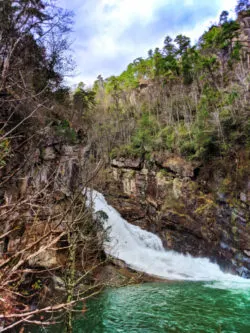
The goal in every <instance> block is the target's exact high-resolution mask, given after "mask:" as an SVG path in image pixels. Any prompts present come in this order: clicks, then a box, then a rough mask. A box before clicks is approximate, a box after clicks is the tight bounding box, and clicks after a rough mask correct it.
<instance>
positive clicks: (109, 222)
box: [87, 190, 250, 286]
mask: <svg viewBox="0 0 250 333" xmlns="http://www.w3.org/2000/svg"><path fill="white" fill-rule="evenodd" d="M87 202H88V205H89V206H90V205H92V207H93V210H94V213H95V214H97V213H98V212H103V213H105V214H103V213H102V214H103V215H105V216H106V218H103V224H104V228H105V229H106V230H107V233H108V237H107V240H106V241H105V243H104V250H105V252H106V254H107V255H110V256H112V257H114V258H117V259H120V260H123V261H124V262H125V263H126V264H127V265H128V266H129V267H130V268H132V269H135V270H137V271H140V272H144V273H147V274H149V275H153V276H157V277H160V278H164V279H169V280H191V281H223V282H233V283H238V282H241V283H242V282H243V281H244V283H246V282H247V284H248V286H249V285H250V284H249V283H250V281H249V280H245V279H243V278H241V277H239V276H235V275H231V274H226V273H223V272H222V271H221V270H220V268H219V266H218V265H217V264H214V263H212V262H210V261H209V259H206V258H193V257H192V256H190V255H183V254H180V253H177V252H174V251H168V250H165V249H164V247H163V245H162V241H161V240H160V238H159V237H158V236H156V235H154V234H152V233H150V232H147V231H145V230H142V229H141V228H139V227H137V226H134V225H132V224H130V223H128V222H127V221H126V220H124V219H123V218H122V217H121V215H120V214H119V213H118V212H117V211H116V210H115V209H114V208H113V207H112V206H110V205H108V203H107V202H106V200H105V198H104V196H103V195H102V194H101V193H98V192H97V191H91V190H88V191H87Z"/></svg>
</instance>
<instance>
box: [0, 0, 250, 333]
mask: <svg viewBox="0 0 250 333" xmlns="http://www.w3.org/2000/svg"><path fill="white" fill-rule="evenodd" d="M0 5H1V8H0V9H1V10H0V37H1V40H0V108H1V113H0V122H1V123H0V176H1V180H0V221H1V227H0V268H1V274H0V292H1V298H0V311H1V314H0V321H1V325H2V328H1V329H2V331H4V330H7V329H11V328H13V327H15V326H17V325H18V324H20V323H22V322H31V321H33V322H35V323H38V324H39V323H41V322H42V324H43V325H45V324H46V321H45V319H46V320H47V324H50V323H51V319H52V320H53V321H54V320H57V319H58V320H61V319H62V316H59V317H58V318H56V319H55V318H50V317H48V316H47V315H46V318H45V319H44V317H42V318H41V317H40V315H41V314H42V313H44V312H47V314H48V313H49V314H51V313H52V314H53V313H54V311H59V312H60V313H59V314H61V313H65V309H66V313H67V319H68V321H67V323H68V325H67V330H68V332H71V331H72V325H71V324H72V312H71V311H70V310H71V309H72V306H73V305H74V304H75V303H76V302H77V301H79V300H84V299H85V298H86V297H89V296H90V295H92V294H93V293H95V292H98V291H99V290H100V287H101V286H100V284H99V283H98V279H97V278H96V268H98V267H99V266H100V264H101V263H102V262H103V260H104V259H105V256H104V254H103V251H102V241H103V237H105V233H103V230H102V228H100V224H98V223H97V221H93V220H92V216H91V215H92V214H91V211H90V210H89V209H88V208H87V207H86V203H85V198H84V196H82V194H81V193H82V189H83V188H84V187H86V186H89V185H92V184H93V183H94V182H99V183H98V185H99V186H101V185H103V184H101V185H100V178H101V177H99V178H98V177H96V175H97V174H98V172H99V170H100V169H101V167H102V166H103V165H104V166H107V165H109V163H110V160H111V159H113V158H119V157H125V158H128V157H129V158H130V157H132V158H137V159H138V163H137V162H136V163H135V164H134V163H132V165H136V167H134V169H138V167H137V165H141V164H142V163H141V162H142V161H147V163H149V164H150V163H153V162H155V157H154V156H155V154H158V155H159V156H161V154H164V153H165V152H168V153H171V154H172V153H173V154H175V155H178V156H179V157H178V158H179V160H181V158H180V155H182V157H184V158H185V159H188V160H191V161H192V162H195V163H196V162H197V165H201V164H202V163H203V164H204V163H205V162H208V160H213V161H214V160H215V161H216V162H215V163H214V166H215V167H216V166H218V165H219V162H218V161H221V160H222V161H223V159H224V161H226V162H227V163H229V162H230V161H231V162H232V163H231V166H230V168H228V170H227V172H226V171H225V169H223V170H224V171H225V175H226V176H225V179H224V182H223V186H224V187H225V188H226V191H227V192H234V191H235V190H237V186H236V187H235V184H236V183H237V184H238V183H241V184H242V183H243V182H244V181H245V179H247V176H248V172H249V169H248V167H247V163H249V151H250V137H249V133H250V121H249V111H250V104H249V80H250V78H249V66H250V55H249V39H250V36H249V34H248V29H247V27H249V19H250V12H249V10H250V4H249V1H242V0H240V1H238V6H237V8H236V12H237V19H236V20H233V19H230V18H229V15H228V13H227V12H225V11H224V12H223V13H222V14H221V16H220V21H219V22H218V24H216V25H213V26H212V27H210V29H209V30H208V31H206V32H205V33H204V34H203V35H202V36H201V38H200V40H199V42H198V43H197V44H196V45H192V44H191V41H190V39H189V38H188V37H187V36H183V35H178V36H177V37H176V38H175V39H174V40H173V39H172V38H171V37H170V36H167V37H166V38H165V40H164V45H163V47H162V48H156V49H155V50H150V51H149V52H148V56H147V57H145V58H138V59H136V60H134V61H133V62H132V63H131V64H129V65H128V67H127V69H126V70H125V71H124V72H123V73H121V75H119V76H111V77H110V78H107V79H105V80H104V79H103V78H102V77H101V76H99V77H98V79H97V81H96V82H95V84H94V86H93V88H92V89H87V88H86V87H85V85H84V84H83V83H80V84H79V85H78V87H77V89H76V90H75V91H73V92H72V91H71V89H70V88H68V87H66V86H65V85H64V83H63V82H64V81H63V79H64V76H65V74H67V73H69V72H70V71H71V70H72V69H73V65H74V64H73V61H72V59H71V57H70V55H69V54H70V52H69V51H70V49H69V44H70V43H69V39H68V37H69V32H70V31H71V27H72V23H73V16H72V13H71V12H69V11H65V10H63V9H62V8H60V7H58V5H57V2H56V0H51V1H43V0H19V1H14V0H11V1H1V3H0ZM181 161H182V160H181ZM188 163H191V162H188ZM220 163H221V162H220ZM163 164H164V163H163ZM132 169H133V168H132ZM184 169H185V168H184ZM208 170H209V172H210V171H211V170H210V169H209V168H208ZM184 171H185V175H187V176H188V177H189V168H188V169H187V170H184ZM231 171H232V172H231ZM133 172H134V171H133ZM132 176H133V175H131V177H132ZM194 176H195V175H194ZM163 178H164V177H163ZM101 182H102V181H101ZM177 185H178V184H177ZM243 194H244V193H243ZM244 199H245V198H244ZM246 201H247V199H246V200H244V202H246ZM230 204H232V203H230ZM245 205H247V203H245ZM172 208H173V207H172ZM169 209H171V207H170V208H169ZM213 209H214V207H213V202H212V199H211V201H210V196H209V200H205V199H204V200H203V206H202V209H201V207H200V206H199V207H197V210H196V211H195V213H196V214H198V215H204V211H209V213H210V211H212V210H213ZM236 231H237V230H236ZM79 271H81V275H79V273H78V272H79ZM57 275H59V276H60V277H61V278H62V280H61V279H58V277H57ZM52 280H53V281H54V282H55V281H56V283H53V286H52V287H51V288H50V287H49V288H48V287H47V286H46V284H49V285H50V284H51V281H52ZM61 282H62V284H63V285H64V288H65V290H66V298H65V299H64V302H61V301H60V302H59V300H57V299H56V298H52V301H51V303H49V306H45V307H44V304H43V303H44V302H43V300H44V299H46V300H47V299H48V295H50V296H51V290H52V292H53V288H54V287H55V285H56V284H57V287H58V285H60V283H61ZM86 285H88V286H91V287H89V288H87V287H86ZM63 311H64V312H63ZM57 313H58V312H57Z"/></svg>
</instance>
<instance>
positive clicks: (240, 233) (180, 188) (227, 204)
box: [106, 152, 250, 278]
mask: <svg viewBox="0 0 250 333" xmlns="http://www.w3.org/2000/svg"><path fill="white" fill-rule="evenodd" d="M112 175H113V178H114V180H115V182H113V181H110V184H109V187H108V189H106V195H107V199H108V200H109V201H110V203H111V204H112V205H113V206H114V207H115V208H116V209H117V210H118V211H119V212H120V213H121V214H122V216H123V217H124V218H126V219H127V220H128V221H129V222H130V223H134V224H137V225H139V226H140V227H142V228H144V229H147V230H149V231H151V232H154V233H157V234H158V235H159V236H160V237H161V239H162V240H163V243H164V246H165V247H166V248H167V249H173V250H175V251H178V252H182V253H186V254H191V255H193V256H201V257H209V258H210V259H211V260H212V261H215V262H217V263H218V264H219V265H220V266H221V267H222V268H223V269H224V270H225V271H230V272H234V273H237V274H239V275H242V276H244V277H248V278H250V219H249V204H250V181H249V155H248V154H246V153H242V152H241V153H238V154H237V156H230V157H228V158H227V159H224V160H217V161H215V160H213V162H211V163H210V162H207V163H206V165H201V164H199V163H191V162H189V161H186V160H185V159H183V158H182V157H180V156H176V155H173V154H155V155H152V156H151V159H150V161H143V160H139V159H137V160H131V159H125V158H123V159H119V160H113V161H112Z"/></svg>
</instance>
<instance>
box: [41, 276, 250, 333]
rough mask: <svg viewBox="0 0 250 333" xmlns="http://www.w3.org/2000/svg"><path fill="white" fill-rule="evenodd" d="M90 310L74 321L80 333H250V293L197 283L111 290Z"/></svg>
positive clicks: (90, 307)
mask: <svg viewBox="0 0 250 333" xmlns="http://www.w3.org/2000/svg"><path fill="white" fill-rule="evenodd" d="M87 308H88V311H87V312H86V313H85V314H84V315H79V316H78V317H77V318H76V319H75V322H74V332H76V333H80V332H81V333H83V332H86V333H154V332H157V333H161V332H206V333H210V332H211V333H212V332H223V333H229V332H230V333H233V332H237V333H238V332H240V333H250V289H245V290H240V289H239V290H228V289H218V288H216V287H215V288H209V287H207V286H205V284H204V283H199V282H193V283H192V282H184V283H170V284H166V283H157V284H143V285H135V286H128V287H124V288H119V289H107V290H105V291H104V292H103V293H102V294H101V295H99V296H98V297H96V298H94V299H91V300H90V301H89V302H88V304H87ZM42 331H43V332H46V331H45V330H42ZM48 332H62V328H59V327H57V328H53V329H51V330H48Z"/></svg>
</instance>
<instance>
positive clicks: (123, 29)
mask: <svg viewBox="0 0 250 333" xmlns="http://www.w3.org/2000/svg"><path fill="white" fill-rule="evenodd" d="M58 2H59V3H60V5H61V6H62V7H64V8H68V9H71V10H73V11H74V12H75V26H74V33H73V34H72V39H73V44H72V49H73V51H74V57H75V62H76V65H77V68H76V70H75V76H74V77H72V78H68V82H69V83H70V84H74V83H78V82H80V81H83V82H85V83H87V84H88V85H90V84H91V83H93V82H94V80H95V79H96V77H97V76H98V75H99V74H101V75H102V76H103V77H108V76H110V75H113V74H115V75H116V74H119V73H121V72H122V71H123V70H124V69H125V68H126V67H127V65H128V64H129V63H130V62H132V61H133V60H134V59H135V58H137V57H141V56H142V57H144V56H146V55H147V51H148V50H149V49H151V48H152V49H154V48H155V47H161V46H162V44H163V40H164V37H165V36H166V35H170V36H173V37H175V36H176V35H177V34H180V33H182V34H185V35H187V36H189V37H191V38H192V41H193V42H195V41H196V40H197V39H198V37H199V36H200V35H201V34H202V33H203V31H204V30H205V29H206V28H207V27H208V26H209V25H210V24H211V23H213V22H217V21H218V17H219V15H220V13H221V12H222V10H228V11H231V13H233V9H234V7H235V5H236V2H237V1H236V0H59V1H58Z"/></svg>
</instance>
